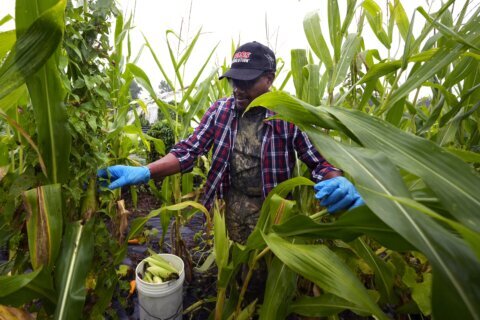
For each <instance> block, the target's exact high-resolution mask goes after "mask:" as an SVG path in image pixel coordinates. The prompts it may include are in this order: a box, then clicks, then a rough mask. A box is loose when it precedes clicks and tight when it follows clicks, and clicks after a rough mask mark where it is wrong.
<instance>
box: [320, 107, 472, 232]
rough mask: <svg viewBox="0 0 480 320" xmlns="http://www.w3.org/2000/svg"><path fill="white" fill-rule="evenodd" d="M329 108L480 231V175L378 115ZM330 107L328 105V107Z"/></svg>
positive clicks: (455, 213)
mask: <svg viewBox="0 0 480 320" xmlns="http://www.w3.org/2000/svg"><path fill="white" fill-rule="evenodd" d="M334 109H335V110H333V109H332V110H331V109H330V108H329V109H328V110H329V112H330V113H331V114H332V115H334V116H335V117H337V118H338V119H339V120H340V121H342V122H343V123H344V124H345V126H346V127H348V128H349V130H351V131H352V132H353V133H354V134H355V135H356V136H357V137H358V138H359V139H360V140H361V141H362V143H363V144H364V145H365V146H366V147H368V148H372V149H374V150H379V151H382V152H385V153H386V154H388V155H389V159H391V161H393V162H394V163H395V164H396V165H398V166H399V167H402V168H404V169H405V170H407V171H409V172H412V173H413V174H415V175H417V176H419V177H421V178H422V179H423V180H424V181H425V182H426V183H427V184H428V186H429V187H430V188H431V189H432V190H433V191H434V192H435V193H436V194H437V196H438V197H439V199H440V201H441V202H442V204H443V205H444V206H445V207H446V208H448V209H449V211H450V213H451V214H452V215H453V216H454V217H455V218H456V219H458V220H459V221H461V222H462V223H464V224H465V225H466V226H468V227H469V228H472V229H473V230H476V231H480V216H478V215H477V214H476V212H477V210H478V208H480V194H478V192H476V191H475V190H480V178H479V177H478V176H477V175H475V174H474V173H473V172H472V169H471V168H470V167H469V166H468V165H467V164H465V163H463V162H462V161H460V160H459V159H458V158H456V157H454V156H452V155H451V154H449V153H446V152H445V151H443V149H442V148H441V147H439V146H437V145H436V144H434V143H433V142H431V141H428V140H425V139H423V138H420V137H416V136H413V135H410V134H408V133H405V132H403V131H402V130H400V129H398V128H396V127H394V126H392V125H390V124H388V123H385V122H383V121H381V120H379V119H377V118H374V117H371V116H368V115H365V114H363V113H360V112H355V111H347V110H345V109H343V108H342V109H339V108H334ZM325 110H327V108H325Z"/></svg>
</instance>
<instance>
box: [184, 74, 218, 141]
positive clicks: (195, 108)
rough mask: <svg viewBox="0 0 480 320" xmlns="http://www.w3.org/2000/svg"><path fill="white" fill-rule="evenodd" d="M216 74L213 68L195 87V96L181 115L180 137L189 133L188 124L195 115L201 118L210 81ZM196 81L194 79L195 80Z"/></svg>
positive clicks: (207, 96) (207, 97)
mask: <svg viewBox="0 0 480 320" xmlns="http://www.w3.org/2000/svg"><path fill="white" fill-rule="evenodd" d="M216 76H217V70H213V71H212V72H211V73H210V75H208V76H207V78H205V80H203V81H202V82H201V83H200V85H199V86H198V87H197V88H196V93H195V96H194V97H193V99H192V102H191V105H190V107H189V108H188V111H187V113H186V114H185V115H184V116H183V118H182V122H183V130H182V133H181V135H180V137H179V138H180V139H183V138H186V137H187V136H188V135H189V129H190V124H191V122H192V119H194V118H195V117H198V118H201V117H202V116H203V113H204V112H205V106H206V105H207V101H208V99H209V91H210V86H211V83H212V81H213V80H214V79H215V77H216ZM195 82H196V81H195Z"/></svg>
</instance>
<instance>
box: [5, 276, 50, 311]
mask: <svg viewBox="0 0 480 320" xmlns="http://www.w3.org/2000/svg"><path fill="white" fill-rule="evenodd" d="M0 287H1V288H2V290H1V292H0V304H3V305H10V306H16V307H20V306H23V305H24V304H25V303H28V302H31V301H32V300H34V299H42V302H43V303H44V304H45V306H46V307H51V306H53V305H54V304H55V302H56V297H55V291H54V290H53V281H52V277H51V276H50V274H49V272H46V271H45V269H43V268H42V267H40V268H39V269H37V270H35V271H33V272H30V273H26V274H20V275H8V276H0Z"/></svg>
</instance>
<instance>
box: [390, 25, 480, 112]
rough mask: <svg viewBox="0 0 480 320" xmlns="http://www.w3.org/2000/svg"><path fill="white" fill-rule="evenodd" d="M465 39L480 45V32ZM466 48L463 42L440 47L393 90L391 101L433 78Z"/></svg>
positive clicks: (398, 98) (393, 101) (473, 33)
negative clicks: (453, 45)
mask: <svg viewBox="0 0 480 320" xmlns="http://www.w3.org/2000/svg"><path fill="white" fill-rule="evenodd" d="M475 22H477V23H478V21H475V20H474V21H472V22H471V23H472V24H473V23H475ZM465 40H466V41H468V42H469V43H472V44H474V45H479V42H480V33H476V32H472V33H469V34H468V35H467V36H466V38H465ZM417 41H418V39H417ZM412 50H413V49H412ZM466 50H467V47H466V45H464V44H462V43H460V44H457V45H456V46H455V47H453V48H446V47H443V48H440V49H439V51H438V52H437V53H436V54H435V55H434V56H433V57H432V58H431V59H430V60H428V61H426V62H425V63H424V64H423V65H422V66H421V67H420V68H418V69H417V70H415V72H413V73H412V74H411V75H410V76H409V78H408V79H407V80H406V81H405V82H404V83H403V84H402V85H401V86H400V87H399V88H398V89H397V90H395V91H394V92H393V94H392V96H391V97H390V99H389V102H390V103H392V104H393V103H395V102H397V101H398V100H400V99H401V98H403V97H404V96H406V95H408V94H409V93H410V92H411V91H412V90H415V89H417V88H419V87H421V86H422V84H423V83H424V82H425V81H427V80H429V79H431V78H432V77H433V76H434V75H435V74H436V73H437V72H439V71H440V70H441V69H442V68H444V67H446V66H448V65H449V64H451V63H452V62H454V61H455V60H457V59H458V57H459V56H460V54H462V53H463V52H465V51H466Z"/></svg>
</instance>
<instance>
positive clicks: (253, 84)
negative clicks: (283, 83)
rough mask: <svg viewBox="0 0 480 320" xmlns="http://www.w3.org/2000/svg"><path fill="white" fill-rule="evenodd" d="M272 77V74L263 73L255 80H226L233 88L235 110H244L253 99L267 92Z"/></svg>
mask: <svg viewBox="0 0 480 320" xmlns="http://www.w3.org/2000/svg"><path fill="white" fill-rule="evenodd" d="M274 77H275V75H274V74H273V73H265V74H262V75H261V76H260V77H258V78H256V79H253V80H248V81H242V80H235V79H228V82H229V83H230V85H231V86H232V88H233V96H234V97H235V103H236V107H237V109H238V110H239V111H243V110H245V109H246V108H247V106H248V105H249V104H250V102H252V101H253V100H254V99H255V98H257V97H258V96H260V95H262V94H264V93H266V92H268V90H269V88H270V86H271V85H272V82H273V79H274Z"/></svg>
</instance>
